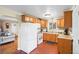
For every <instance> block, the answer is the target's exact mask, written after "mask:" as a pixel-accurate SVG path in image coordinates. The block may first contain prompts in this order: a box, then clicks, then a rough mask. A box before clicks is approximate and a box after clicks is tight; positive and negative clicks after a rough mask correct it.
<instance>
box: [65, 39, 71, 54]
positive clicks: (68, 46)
mask: <svg viewBox="0 0 79 59" xmlns="http://www.w3.org/2000/svg"><path fill="white" fill-rule="evenodd" d="M65 53H66V54H71V53H72V40H67V39H65Z"/></svg>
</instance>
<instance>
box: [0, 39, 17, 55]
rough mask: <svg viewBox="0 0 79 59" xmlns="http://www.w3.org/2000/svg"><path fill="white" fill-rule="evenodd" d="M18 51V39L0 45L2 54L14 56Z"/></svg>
mask: <svg viewBox="0 0 79 59" xmlns="http://www.w3.org/2000/svg"><path fill="white" fill-rule="evenodd" d="M16 50H17V39H16V40H15V41H13V42H9V43H5V44H2V45H0V54H12V53H14V52H15V51H16Z"/></svg>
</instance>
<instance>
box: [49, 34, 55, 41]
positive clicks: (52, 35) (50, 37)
mask: <svg viewBox="0 0 79 59" xmlns="http://www.w3.org/2000/svg"><path fill="white" fill-rule="evenodd" d="M49 41H52V42H56V34H49Z"/></svg>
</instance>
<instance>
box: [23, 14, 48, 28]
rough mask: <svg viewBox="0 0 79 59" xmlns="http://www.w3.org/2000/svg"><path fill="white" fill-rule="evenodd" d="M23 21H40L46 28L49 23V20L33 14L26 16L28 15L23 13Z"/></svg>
mask: <svg viewBox="0 0 79 59" xmlns="http://www.w3.org/2000/svg"><path fill="white" fill-rule="evenodd" d="M22 22H31V23H39V24H40V25H41V27H42V28H46V27H47V24H48V23H47V20H44V19H40V18H35V17H32V16H26V15H22Z"/></svg>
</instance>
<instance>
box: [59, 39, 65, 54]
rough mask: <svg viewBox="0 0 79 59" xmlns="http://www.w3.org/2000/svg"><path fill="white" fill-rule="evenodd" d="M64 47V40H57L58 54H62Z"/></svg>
mask: <svg viewBox="0 0 79 59" xmlns="http://www.w3.org/2000/svg"><path fill="white" fill-rule="evenodd" d="M64 46H65V41H64V39H59V38H58V51H59V53H60V54H64V51H65V48H64Z"/></svg>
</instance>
